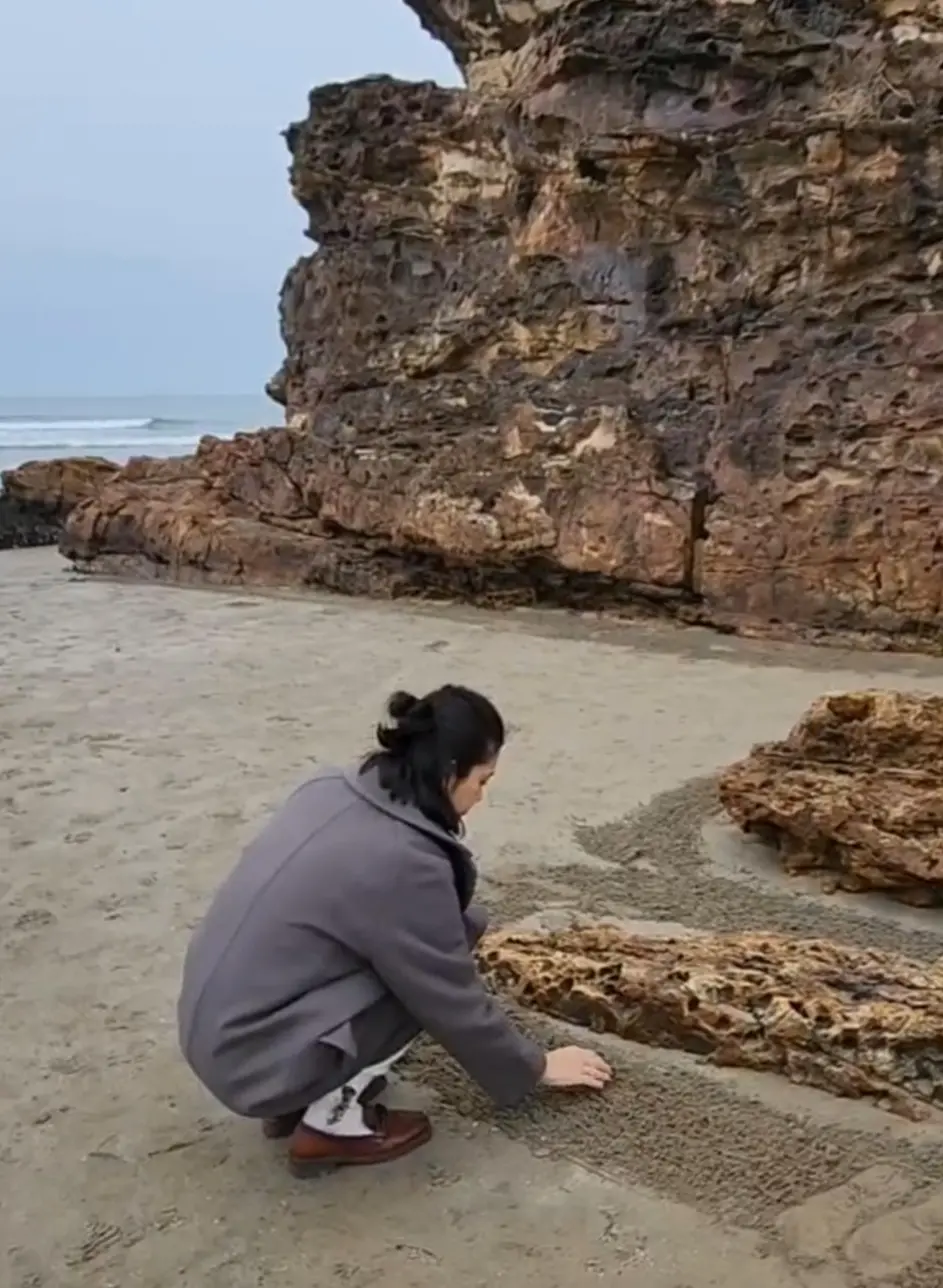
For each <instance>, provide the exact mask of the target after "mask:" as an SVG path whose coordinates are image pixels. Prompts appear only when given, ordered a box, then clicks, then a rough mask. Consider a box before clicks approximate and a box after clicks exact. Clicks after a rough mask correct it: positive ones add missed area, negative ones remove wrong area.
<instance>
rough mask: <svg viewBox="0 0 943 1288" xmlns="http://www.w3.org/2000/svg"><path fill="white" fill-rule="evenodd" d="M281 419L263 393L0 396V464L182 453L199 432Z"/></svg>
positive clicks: (226, 434)
mask: <svg viewBox="0 0 943 1288" xmlns="http://www.w3.org/2000/svg"><path fill="white" fill-rule="evenodd" d="M283 423H284V412H283V410H282V408H281V407H279V406H277V405H276V404H275V403H273V402H272V401H271V400H270V399H268V398H266V397H265V395H264V394H260V395H258V396H256V395H254V394H246V395H240V394H235V395H234V394H230V395H220V396H215V395H208V394H207V395H200V396H196V397H183V396H154V397H145V396H140V397H134V398H118V397H114V398H109V397H104V398H4V397H2V396H0V470H8V469H12V468H13V467H14V466H16V465H22V464H23V462H24V461H35V460H41V459H48V458H50V457H55V456H105V457H107V458H108V459H109V460H112V461H116V462H118V463H119V464H122V463H123V462H124V461H126V460H127V459H128V458H129V457H131V456H186V455H187V453H188V452H191V451H192V450H193V448H194V447H195V446H196V444H197V442H198V441H199V439H200V438H201V437H202V435H203V434H215V435H216V436H217V437H218V438H231V437H232V435H233V434H235V433H236V431H237V430H240V429H260V428H263V427H265V426H267V425H281V424H283Z"/></svg>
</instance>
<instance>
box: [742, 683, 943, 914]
mask: <svg viewBox="0 0 943 1288" xmlns="http://www.w3.org/2000/svg"><path fill="white" fill-rule="evenodd" d="M719 792H720V799H721V802H722V803H723V805H724V807H725V809H726V810H727V811H728V813H729V814H730V815H731V817H732V818H733V819H734V820H735V821H736V822H737V823H739V824H740V826H741V827H743V828H744V829H745V830H746V831H748V832H752V833H755V834H756V835H757V836H759V837H760V838H761V839H763V840H767V841H770V842H771V843H772V844H773V845H775V846H776V847H777V849H778V851H779V853H780V854H781V856H782V859H783V862H784V864H785V866H786V868H787V870H788V871H790V872H802V871H807V870H810V869H814V870H818V871H821V872H822V873H823V875H824V876H825V878H826V880H827V882H828V884H829V885H830V886H831V888H833V889H834V888H837V887H841V888H843V889H846V890H853V891H862V890H881V891H883V892H885V893H887V894H889V895H892V896H893V897H895V898H897V899H900V900H901V901H903V902H906V903H916V904H938V903H941V902H943V699H940V698H938V697H932V696H927V695H925V694H907V693H898V692H881V691H873V692H862V693H843V694H826V695H825V696H824V697H821V698H819V699H817V701H816V702H814V703H813V705H812V707H811V708H810V709H809V710H808V711H807V712H806V714H805V715H804V716H803V717H802V719H801V720H800V721H799V722H798V724H797V725H796V726H795V728H794V729H793V730H792V731H791V732H790V733H789V735H788V737H787V738H785V739H784V740H783V741H781V742H773V743H764V744H762V745H761V746H758V747H755V748H754V749H753V751H752V752H751V753H750V755H749V756H747V757H746V759H744V760H742V761H739V762H737V763H736V764H734V765H731V766H729V768H727V769H726V770H725V771H724V773H723V774H722V775H721V777H720V780H719Z"/></svg>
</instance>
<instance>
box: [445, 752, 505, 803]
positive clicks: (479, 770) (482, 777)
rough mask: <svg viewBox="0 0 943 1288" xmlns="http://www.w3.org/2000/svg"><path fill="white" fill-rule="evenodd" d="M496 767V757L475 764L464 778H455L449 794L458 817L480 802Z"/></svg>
mask: <svg viewBox="0 0 943 1288" xmlns="http://www.w3.org/2000/svg"><path fill="white" fill-rule="evenodd" d="M497 767H498V758H497V756H495V758H494V760H490V761H488V763H487V764H484V765H476V766H475V767H474V769H472V771H471V773H470V774H468V776H467V777H466V778H457V779H456V780H455V781H454V782H453V783H452V784H451V786H450V787H449V796H450V797H451V798H452V804H453V805H454V806H455V812H456V813H457V814H458V816H459V818H464V817H465V815H466V814H467V813H468V812H469V811H470V810H473V809H474V808H475V806H476V805H478V804H480V803H481V800H482V798H483V796H484V794H485V788H486V787H487V786H488V784H489V783H490V782H491V780H492V778H493V777H494V771H495V770H496V769H497Z"/></svg>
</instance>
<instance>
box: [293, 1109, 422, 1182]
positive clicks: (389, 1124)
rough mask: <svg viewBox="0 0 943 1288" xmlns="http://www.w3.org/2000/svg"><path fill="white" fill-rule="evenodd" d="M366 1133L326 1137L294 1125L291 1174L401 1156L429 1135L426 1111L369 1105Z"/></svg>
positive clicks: (389, 1160)
mask: <svg viewBox="0 0 943 1288" xmlns="http://www.w3.org/2000/svg"><path fill="white" fill-rule="evenodd" d="M364 1118H365V1120H366V1121H367V1125H368V1126H369V1127H370V1129H371V1131H370V1135H369V1136H329V1135H327V1133H325V1132H320V1131H314V1130H313V1129H312V1128H311V1127H306V1126H305V1125H304V1124H303V1123H302V1124H301V1125H300V1126H299V1127H296V1128H295V1132H294V1135H293V1136H292V1138H291V1147H290V1149H289V1151H288V1169H289V1171H290V1172H291V1174H292V1176H297V1177H298V1178H299V1179H301V1180H307V1179H308V1178H310V1177H312V1176H317V1175H319V1174H320V1173H321V1172H323V1171H329V1170H331V1169H333V1168H335V1167H370V1166H372V1165H373V1164H375V1163H392V1162H393V1161H394V1160H395V1159H397V1158H404V1157H405V1156H406V1155H407V1154H411V1153H412V1152H413V1150H414V1149H419V1147H420V1146H421V1145H425V1144H426V1142H427V1141H428V1140H429V1139H430V1138H431V1136H432V1123H430V1121H429V1119H428V1118H427V1117H426V1115H425V1114H417V1113H412V1112H410V1111H409V1110H405V1109H387V1108H386V1107H385V1106H384V1105H371V1106H369V1107H368V1108H367V1109H366V1110H365V1112H364Z"/></svg>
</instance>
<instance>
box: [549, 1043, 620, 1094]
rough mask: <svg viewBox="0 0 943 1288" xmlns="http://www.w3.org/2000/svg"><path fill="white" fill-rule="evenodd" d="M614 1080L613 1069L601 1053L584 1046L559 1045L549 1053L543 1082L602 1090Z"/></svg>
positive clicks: (553, 1085) (550, 1085) (558, 1085)
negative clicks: (586, 1048) (598, 1053)
mask: <svg viewBox="0 0 943 1288" xmlns="http://www.w3.org/2000/svg"><path fill="white" fill-rule="evenodd" d="M611 1081H612V1070H611V1069H610V1067H609V1065H608V1064H606V1062H605V1060H604V1059H603V1058H602V1056H601V1055H597V1054H596V1052H595V1051H587V1050H585V1049H584V1048H583V1047H575V1046H571V1047H559V1048H558V1049H557V1050H556V1051H550V1052H548V1054H547V1064H546V1067H545V1068H544V1076H543V1077H542V1078H541V1082H542V1083H543V1085H544V1086H545V1087H591V1088H592V1089H593V1090H594V1091H602V1089H603V1087H605V1086H607V1085H608V1084H609V1083H610V1082H611Z"/></svg>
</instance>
